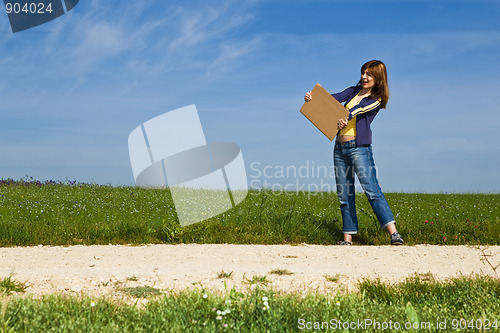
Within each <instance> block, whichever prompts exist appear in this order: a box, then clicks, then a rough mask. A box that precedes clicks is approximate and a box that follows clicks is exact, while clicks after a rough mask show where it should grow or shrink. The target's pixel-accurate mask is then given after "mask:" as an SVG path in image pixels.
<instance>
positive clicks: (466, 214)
mask: <svg viewBox="0 0 500 333" xmlns="http://www.w3.org/2000/svg"><path fill="white" fill-rule="evenodd" d="M386 197H387V199H388V201H389V204H390V205H391V208H392V210H393V212H394V214H395V216H396V219H397V221H398V229H399V231H400V233H401V234H402V235H403V236H404V238H405V241H406V243H407V244H410V245H411V244H422V243H425V244H450V245H458V244H489V245H498V244H500V238H499V237H498V230H499V229H500V194H409V193H387V194H386ZM356 200H357V207H358V218H359V225H360V233H359V235H358V236H357V237H356V239H355V242H356V243H357V244H374V245H378V244H388V243H389V237H388V235H387V234H386V233H385V232H383V231H381V230H379V228H378V223H377V221H376V218H375V215H374V214H373V211H372V210H371V207H370V205H369V203H368V201H367V200H366V198H365V197H364V195H363V194H359V195H358V196H357V198H356ZM341 224H342V222H341V216H340V210H339V208H338V200H337V198H336V194H335V193H313V192H311V193H307V192H273V191H268V190H261V191H256V190H253V191H250V192H249V194H248V196H247V198H246V199H245V200H244V201H243V202H242V203H241V204H240V205H238V206H237V207H236V208H234V209H232V210H230V211H228V212H226V213H224V214H221V215H218V216H216V217H214V218H211V219H209V220H206V221H204V222H200V223H196V224H193V225H189V226H186V227H180V225H179V222H178V220H177V216H176V212H175V207H174V204H173V201H172V197H171V196H170V192H169V191H168V189H144V188H138V187H112V186H100V185H93V184H81V183H75V182H66V183H60V182H52V181H46V182H40V181H36V180H20V181H14V180H2V181H1V182H0V246H26V245H38V244H46V245H73V244H109V243H113V244H144V243H171V244H176V243H232V244H297V243H302V242H306V243H310V244H337V242H338V240H339V239H341V236H342V232H341Z"/></svg>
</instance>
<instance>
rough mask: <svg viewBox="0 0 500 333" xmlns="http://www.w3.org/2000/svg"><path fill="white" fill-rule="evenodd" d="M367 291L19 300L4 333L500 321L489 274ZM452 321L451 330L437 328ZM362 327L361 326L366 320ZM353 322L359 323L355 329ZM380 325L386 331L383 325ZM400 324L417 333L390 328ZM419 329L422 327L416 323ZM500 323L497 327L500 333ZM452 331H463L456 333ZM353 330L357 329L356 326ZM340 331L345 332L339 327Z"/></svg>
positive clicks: (498, 289)
mask: <svg viewBox="0 0 500 333" xmlns="http://www.w3.org/2000/svg"><path fill="white" fill-rule="evenodd" d="M359 287H360V288H359V289H360V291H359V292H357V293H350V294H336V295H325V294H317V293H309V294H307V295H305V296H304V295H298V294H276V293H274V292H273V291H271V290H266V289H255V290H253V291H251V292H249V293H246V294H243V293H240V292H237V291H235V290H234V289H233V290H229V291H228V292H227V293H226V294H225V295H214V294H206V293H204V292H203V291H183V292H179V293H176V294H170V293H169V294H165V295H164V296H162V297H159V298H156V299H154V300H150V301H149V302H148V303H147V305H146V306H145V307H144V308H139V307H137V306H133V305H126V304H121V305H118V304H115V303H113V302H111V301H106V300H104V299H100V300H91V299H83V300H77V299H75V298H64V297H60V296H48V297H45V298H43V299H42V300H34V299H30V298H15V299H12V300H11V301H10V302H8V303H7V304H6V305H5V308H3V309H2V313H3V315H2V316H1V317H0V330H1V331H4V332H10V331H12V332H47V331H57V332H295V331H308V332H310V331H313V330H314V331H329V330H336V331H343V328H345V325H346V324H347V325H350V326H349V327H348V328H350V329H348V330H347V329H346V330H344V331H349V332H361V331H368V332H393V331H399V332H403V331H404V332H408V331H412V329H413V328H414V327H419V328H425V329H415V330H414V331H422V332H438V331H439V332H449V331H467V332H476V331H479V330H477V329H470V327H469V326H465V328H466V329H465V330H463V329H462V330H461V329H460V326H459V325H462V326H464V325H470V323H471V321H473V325H475V327H476V328H477V327H478V325H479V324H481V325H482V327H485V326H486V325H489V330H487V331H489V332H494V331H497V329H498V326H499V325H500V323H499V322H498V321H499V320H500V303H499V302H498V299H499V297H500V284H499V283H498V282H496V281H495V280H493V279H491V278H488V277H467V278H465V277H462V278H456V279H453V280H452V281H450V282H437V281H433V280H429V279H421V278H420V277H418V276H415V277H411V278H408V279H407V280H406V281H405V282H404V283H401V284H398V285H388V284H384V283H382V282H380V281H363V282H361V283H360V286H359ZM445 320H446V325H447V327H446V328H447V329H445V330H443V327H442V326H441V327H438V323H440V324H441V325H443V322H445ZM360 322H361V323H362V326H359V323H360ZM352 323H354V326H352ZM377 323H378V325H379V326H377ZM389 323H391V325H392V327H396V325H397V324H396V323H398V325H400V327H402V328H404V327H405V326H404V325H410V326H409V327H410V328H411V329H408V330H405V329H399V330H391V329H387V327H385V326H386V325H388V324H389ZM415 325H416V326H415ZM495 325H496V328H495ZM453 326H455V327H458V329H453ZM353 327H354V328H353ZM339 328H340V329H339Z"/></svg>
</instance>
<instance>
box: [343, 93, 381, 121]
mask: <svg viewBox="0 0 500 333" xmlns="http://www.w3.org/2000/svg"><path fill="white" fill-rule="evenodd" d="M378 110H380V101H375V100H374V99H373V98H370V97H368V98H366V97H365V98H363V99H362V100H361V102H360V103H359V104H358V105H356V106H353V107H352V108H351V109H350V110H349V118H348V119H349V120H351V119H352V118H354V117H356V116H358V115H360V114H363V113H367V112H372V111H378Z"/></svg>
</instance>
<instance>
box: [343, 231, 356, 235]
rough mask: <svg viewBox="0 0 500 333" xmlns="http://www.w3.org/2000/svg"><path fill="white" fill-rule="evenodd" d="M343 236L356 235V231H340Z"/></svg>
mask: <svg viewBox="0 0 500 333" xmlns="http://www.w3.org/2000/svg"><path fill="white" fill-rule="evenodd" d="M342 233H343V234H346V235H356V234H357V233H358V232H357V231H342Z"/></svg>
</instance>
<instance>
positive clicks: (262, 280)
mask: <svg viewBox="0 0 500 333" xmlns="http://www.w3.org/2000/svg"><path fill="white" fill-rule="evenodd" d="M243 281H245V282H246V283H248V284H268V283H269V280H268V279H267V277H266V276H265V275H254V276H252V278H251V279H247V278H245V277H243Z"/></svg>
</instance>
